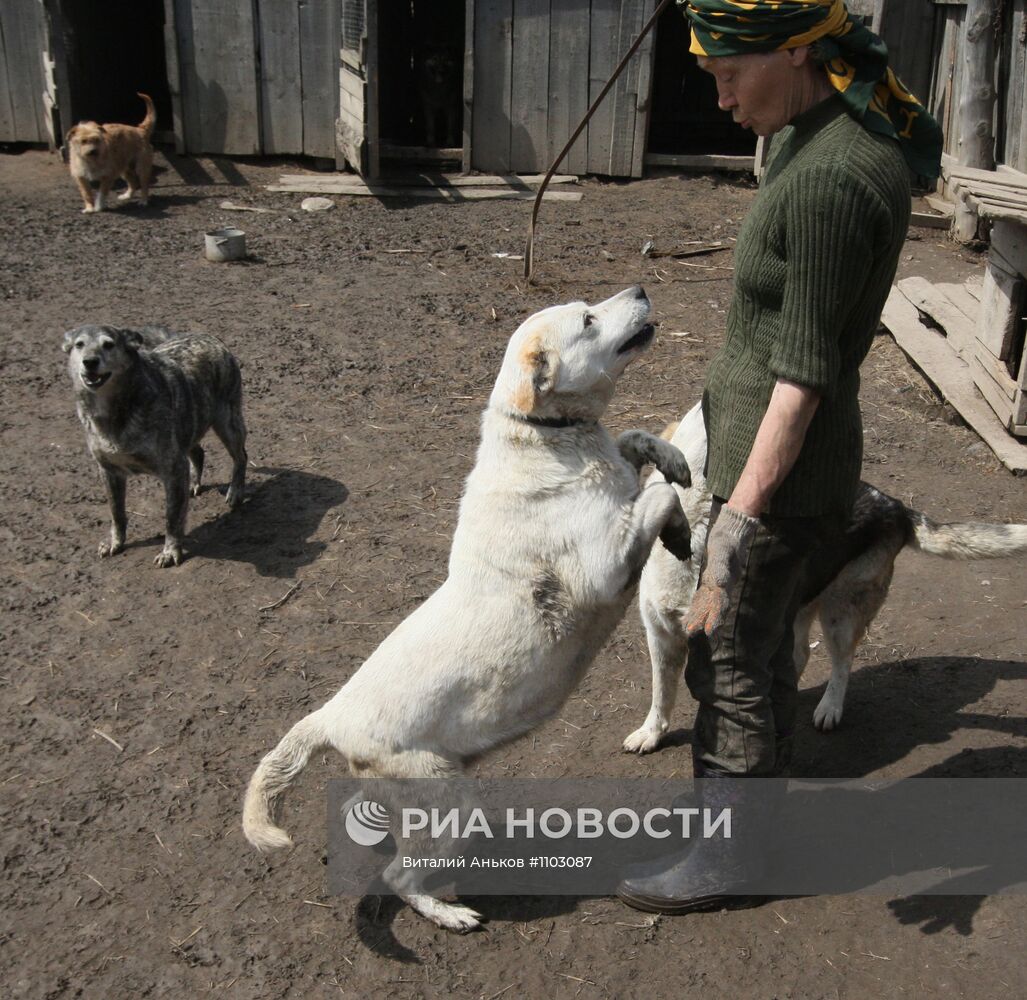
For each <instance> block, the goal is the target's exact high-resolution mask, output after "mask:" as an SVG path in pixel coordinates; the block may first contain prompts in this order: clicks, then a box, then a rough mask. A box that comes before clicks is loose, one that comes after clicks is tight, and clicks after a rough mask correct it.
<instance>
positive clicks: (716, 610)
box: [685, 504, 760, 642]
mask: <svg viewBox="0 0 1027 1000" xmlns="http://www.w3.org/2000/svg"><path fill="white" fill-rule="evenodd" d="M759 523H760V520H759V518H758V517H750V516H749V515H748V514H743V513H742V512H741V511H740V510H735V509H734V508H732V507H728V506H727V505H726V504H725V505H724V506H723V507H721V508H720V514H719V515H718V516H717V520H716V521H715V522H714V523H713V527H712V528H711V529H710V533H709V535H708V536H707V539H706V566H705V568H704V569H703V573H702V579H701V580H700V582H699V589H698V590H696V592H695V597H693V598H692V604H691V607H690V608H689V609H688V614H687V615H686V616H685V634H686V635H687V636H688V638H689V639H694V638H695V637H696V636H698V635H699V634H700V633H701V632H705V633H706V636H707V638H708V639H709V640H710V641H711V642H712V641H713V640H714V639H715V638H716V635H717V631H718V630H719V629H720V627H721V625H722V624H723V621H724V618H725V616H726V614H727V612H728V609H729V608H730V607H731V602H732V600H733V599H734V596H735V594H734V592H735V589H736V588H737V586H738V584H739V583H740V582H741V579H742V576H743V573H744V571H745V567H746V564H747V563H748V561H749V549H750V547H751V545H752V541H753V538H755V536H756V530H757V528H758V527H759Z"/></svg>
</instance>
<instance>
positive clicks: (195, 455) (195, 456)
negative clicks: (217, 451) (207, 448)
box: [189, 444, 203, 497]
mask: <svg viewBox="0 0 1027 1000" xmlns="http://www.w3.org/2000/svg"><path fill="white" fill-rule="evenodd" d="M202 481H203V448H202V447H201V446H200V445H198V444H194V445H193V446H192V447H191V448H190V449H189V492H190V493H191V494H192V495H193V496H194V497H196V496H199V495H200V484H201V483H202Z"/></svg>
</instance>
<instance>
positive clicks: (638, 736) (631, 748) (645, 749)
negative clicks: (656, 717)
mask: <svg viewBox="0 0 1027 1000" xmlns="http://www.w3.org/2000/svg"><path fill="white" fill-rule="evenodd" d="M662 738H663V733H662V732H661V731H660V730H659V729H650V728H649V727H648V726H640V727H639V728H638V729H636V730H635V731H634V732H633V733H631V734H630V735H629V736H627V737H626V738H625V740H624V743H623V749H624V752H625V753H637V754H639V755H642V754H647V753H652V752H653V751H654V750H657V749H659V746H660V740H661V739H662Z"/></svg>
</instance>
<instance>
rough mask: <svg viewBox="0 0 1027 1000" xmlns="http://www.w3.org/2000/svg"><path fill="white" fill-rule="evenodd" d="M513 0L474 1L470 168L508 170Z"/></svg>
mask: <svg viewBox="0 0 1027 1000" xmlns="http://www.w3.org/2000/svg"><path fill="white" fill-rule="evenodd" d="M512 69H513V0H478V3H477V5H476V6H475V11H474V79H475V80H476V81H477V85H476V87H475V91H476V92H475V95H474V114H473V118H472V122H471V166H472V167H474V168H475V169H476V170H489V171H499V172H502V171H508V170H509V169H510V93H511V90H510V88H511V74H512Z"/></svg>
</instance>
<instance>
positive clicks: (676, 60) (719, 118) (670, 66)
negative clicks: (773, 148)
mask: <svg viewBox="0 0 1027 1000" xmlns="http://www.w3.org/2000/svg"><path fill="white" fill-rule="evenodd" d="M688 43H689V31H688V24H687V22H686V21H685V18H684V17H683V16H682V14H681V11H680V10H678V8H677V7H675V6H673V5H672V6H670V7H668V8H667V10H665V11H664V12H663V13H662V14H661V15H660V20H659V22H658V23H657V25H656V59H655V67H654V70H653V103H652V114H651V117H650V119H649V150H648V151H649V152H650V153H670V154H677V155H681V156H683V155H701V154H720V155H724V156H751V155H752V154H753V153H754V152H755V151H756V136H755V135H754V134H753V133H752V132H750V131H749V130H748V129H743V128H742V127H741V126H740V125H736V124H735V123H734V121H732V119H731V114H730V112H727V111H721V110H720V108H718V107H717V85H716V84H715V83H714V81H713V77H712V76H710V74H709V73H704V72H703V71H702V70H701V69H699V64H698V63H697V62H696V60H695V56H693V55H692V54H691V53H690V52H689V51H688Z"/></svg>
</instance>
